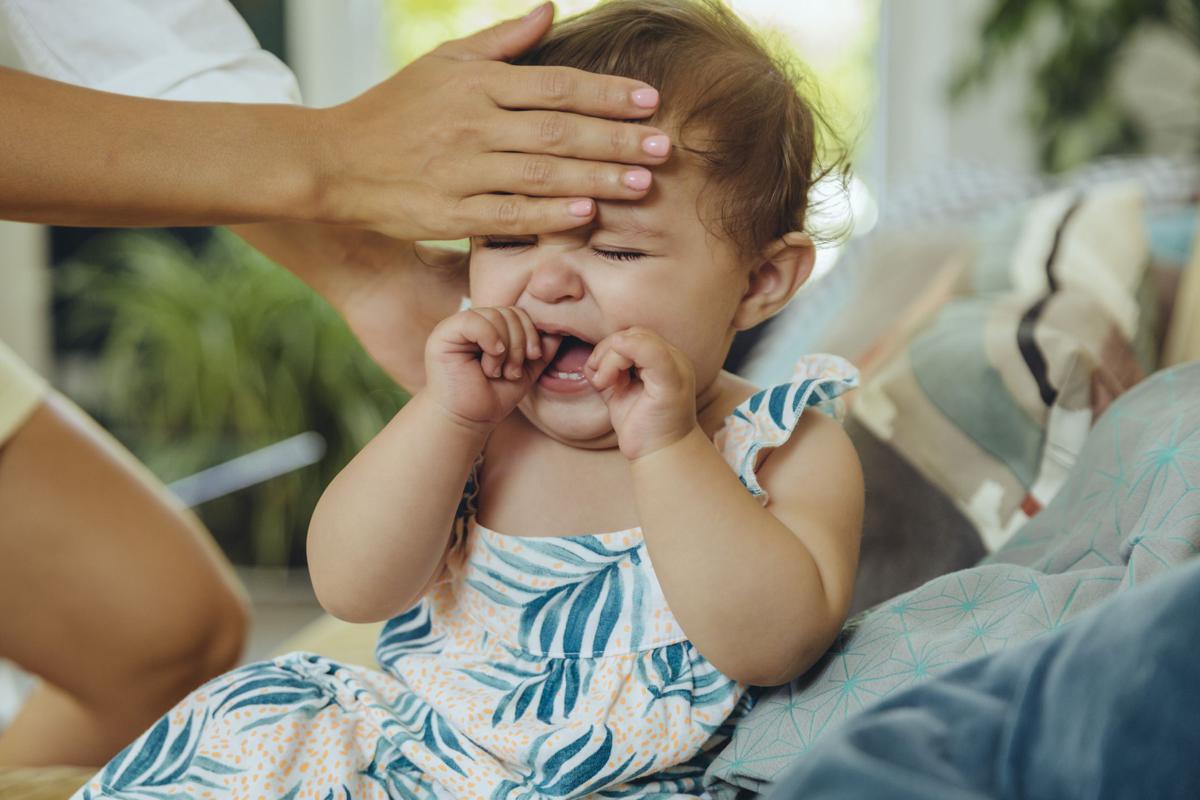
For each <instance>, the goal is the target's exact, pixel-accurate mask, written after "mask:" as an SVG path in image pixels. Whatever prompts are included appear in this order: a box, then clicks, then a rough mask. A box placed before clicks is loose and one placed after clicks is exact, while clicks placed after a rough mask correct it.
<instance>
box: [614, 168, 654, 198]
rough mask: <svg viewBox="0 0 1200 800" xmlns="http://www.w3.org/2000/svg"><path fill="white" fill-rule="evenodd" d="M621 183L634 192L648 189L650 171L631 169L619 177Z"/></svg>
mask: <svg viewBox="0 0 1200 800" xmlns="http://www.w3.org/2000/svg"><path fill="white" fill-rule="evenodd" d="M621 182H622V183H624V184H625V185H626V186H628V187H629V188H630V189H633V190H634V191H635V192H640V191H643V190H644V189H649V188H650V170H648V169H631V170H629V171H628V172H626V173H625V174H624V175H622V176H621Z"/></svg>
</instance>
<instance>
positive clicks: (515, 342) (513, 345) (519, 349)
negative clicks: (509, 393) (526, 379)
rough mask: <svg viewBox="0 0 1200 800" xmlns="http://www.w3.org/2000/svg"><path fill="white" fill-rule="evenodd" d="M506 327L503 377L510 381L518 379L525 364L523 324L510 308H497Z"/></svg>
mask: <svg viewBox="0 0 1200 800" xmlns="http://www.w3.org/2000/svg"><path fill="white" fill-rule="evenodd" d="M497 310H498V311H499V312H500V316H501V317H502V318H503V319H504V324H505V326H506V327H507V329H508V354H507V357H506V358H505V360H504V377H505V378H507V379H508V380H510V381H515V380H518V379H520V377H521V375H522V372H521V368H522V367H523V366H524V365H525V326H524V325H522V324H521V318H520V317H519V316H517V312H516V310H515V309H512V308H500V309H497Z"/></svg>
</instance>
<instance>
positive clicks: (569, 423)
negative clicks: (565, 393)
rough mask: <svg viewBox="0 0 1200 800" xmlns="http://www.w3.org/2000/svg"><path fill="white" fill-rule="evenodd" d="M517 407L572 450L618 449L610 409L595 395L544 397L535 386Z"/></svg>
mask: <svg viewBox="0 0 1200 800" xmlns="http://www.w3.org/2000/svg"><path fill="white" fill-rule="evenodd" d="M517 408H518V410H519V411H520V412H521V414H522V416H524V417H525V419H526V420H528V421H529V423H530V424H531V425H533V426H534V427H535V428H537V429H538V430H540V431H541V432H542V433H544V434H546V435H547V436H549V437H550V438H552V439H554V440H556V441H559V442H562V443H563V444H565V445H568V446H570V447H578V448H580V449H584V450H609V449H612V448H614V447H616V446H617V434H616V431H614V430H613V427H612V418H611V417H610V416H609V413H608V406H606V405H605V404H604V400H603V399H601V397H600V395H598V394H596V393H595V392H589V393H587V394H586V395H583V396H576V397H572V398H570V399H569V400H566V401H564V400H563V399H562V398H555V397H550V398H547V397H544V394H543V392H541V391H539V388H538V387H537V386H535V387H534V388H533V390H532V392H531V393H530V396H529V397H526V398H525V399H524V400H522V401H521V403H520V404H519V405H518V406H517Z"/></svg>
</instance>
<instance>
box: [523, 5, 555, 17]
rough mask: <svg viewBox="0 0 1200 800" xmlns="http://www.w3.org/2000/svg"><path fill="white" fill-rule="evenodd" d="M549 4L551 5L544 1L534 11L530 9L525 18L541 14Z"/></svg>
mask: <svg viewBox="0 0 1200 800" xmlns="http://www.w3.org/2000/svg"><path fill="white" fill-rule="evenodd" d="M548 5H549V3H542V4H541V5H539V6H538V7H537V8H535V9H534V10H533V11H530V12H529V13H528V14H526V15H525V19H526V20H527V21H528V20H531V19H533V18H534V17H537V16H540V15H541V14H542V13H543V12H544V11H545V10H546V6H548Z"/></svg>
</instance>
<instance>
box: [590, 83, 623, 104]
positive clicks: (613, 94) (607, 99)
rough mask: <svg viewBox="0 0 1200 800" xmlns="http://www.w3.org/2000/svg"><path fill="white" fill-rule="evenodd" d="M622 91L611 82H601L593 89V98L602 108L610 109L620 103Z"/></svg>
mask: <svg viewBox="0 0 1200 800" xmlns="http://www.w3.org/2000/svg"><path fill="white" fill-rule="evenodd" d="M620 94H621V93H620V91H619V90H618V89H616V87H614V86H613V85H612V82H611V81H608V80H599V81H596V83H595V86H594V87H593V88H592V98H593V99H594V100H595V101H596V105H598V106H599V107H601V108H610V107H611V106H614V105H617V104H618V103H619V102H620V99H619V98H620Z"/></svg>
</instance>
